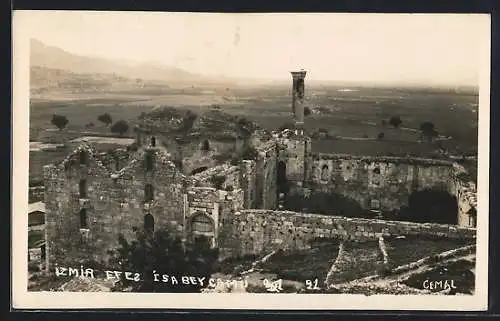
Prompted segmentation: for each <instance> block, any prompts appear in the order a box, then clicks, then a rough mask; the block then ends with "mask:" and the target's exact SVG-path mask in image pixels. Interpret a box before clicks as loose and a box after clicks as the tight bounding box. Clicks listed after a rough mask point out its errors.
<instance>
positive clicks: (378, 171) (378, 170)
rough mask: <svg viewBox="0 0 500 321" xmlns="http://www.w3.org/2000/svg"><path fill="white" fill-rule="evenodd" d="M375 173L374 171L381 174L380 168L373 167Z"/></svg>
mask: <svg viewBox="0 0 500 321" xmlns="http://www.w3.org/2000/svg"><path fill="white" fill-rule="evenodd" d="M373 173H374V174H377V175H378V174H380V168H378V167H375V168H374V169H373Z"/></svg>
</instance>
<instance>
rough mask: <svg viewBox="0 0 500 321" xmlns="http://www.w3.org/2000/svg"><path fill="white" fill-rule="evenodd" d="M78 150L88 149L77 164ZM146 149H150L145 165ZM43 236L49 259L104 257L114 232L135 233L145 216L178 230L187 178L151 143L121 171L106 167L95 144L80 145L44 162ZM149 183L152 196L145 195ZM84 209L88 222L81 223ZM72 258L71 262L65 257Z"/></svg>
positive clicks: (111, 245) (112, 243)
mask: <svg viewBox="0 0 500 321" xmlns="http://www.w3.org/2000/svg"><path fill="white" fill-rule="evenodd" d="M80 152H85V153H86V155H88V158H87V161H86V164H84V165H82V164H80V160H79V155H80ZM145 153H150V154H151V155H152V168H151V169H150V170H147V168H146V164H145ZM82 179H84V180H86V184H85V185H86V187H85V190H86V195H84V197H81V196H80V181H81V180H82ZM44 182H45V191H46V193H45V202H46V226H47V227H46V238H47V243H48V245H47V253H48V255H47V258H48V260H49V262H48V264H50V265H52V264H54V263H57V262H60V261H62V260H64V259H71V260H73V263H75V262H74V260H76V261H84V260H96V261H102V260H106V258H107V256H108V253H107V251H108V250H111V249H114V248H115V247H116V245H117V241H118V235H119V234H123V235H124V236H125V237H126V238H130V237H133V234H134V233H133V231H134V228H143V226H144V216H145V215H146V214H148V213H150V214H151V215H152V216H153V217H154V224H155V227H159V226H162V227H167V228H168V229H169V230H172V231H179V233H181V232H182V230H183V226H182V224H179V222H181V223H182V221H183V217H184V211H183V209H184V207H183V203H184V202H183V201H184V199H183V185H184V184H186V178H185V177H184V176H183V175H182V174H180V173H179V172H178V171H177V170H176V168H175V165H174V164H173V163H172V162H170V161H169V160H168V159H167V158H166V157H165V155H163V154H161V153H159V152H158V151H157V150H155V149H150V150H145V151H140V152H138V153H137V155H136V158H134V159H133V160H132V161H131V162H130V163H129V164H128V165H127V166H126V167H124V168H123V169H121V170H120V171H119V172H110V171H109V170H108V169H107V168H106V167H105V166H104V165H103V164H102V162H101V161H100V159H99V158H98V155H97V154H96V152H95V150H94V149H92V148H90V147H88V146H81V147H80V148H78V149H77V150H76V151H75V152H74V153H72V154H71V155H69V156H68V158H67V159H65V160H64V161H63V162H61V163H59V164H56V165H50V166H46V167H45V173H44ZM146 184H150V185H151V186H152V187H153V189H152V194H153V200H151V201H146V199H145V193H146V191H145V186H146ZM82 209H85V211H86V218H87V219H86V226H84V227H82V226H81V223H80V213H81V210H82ZM69 263H71V262H69Z"/></svg>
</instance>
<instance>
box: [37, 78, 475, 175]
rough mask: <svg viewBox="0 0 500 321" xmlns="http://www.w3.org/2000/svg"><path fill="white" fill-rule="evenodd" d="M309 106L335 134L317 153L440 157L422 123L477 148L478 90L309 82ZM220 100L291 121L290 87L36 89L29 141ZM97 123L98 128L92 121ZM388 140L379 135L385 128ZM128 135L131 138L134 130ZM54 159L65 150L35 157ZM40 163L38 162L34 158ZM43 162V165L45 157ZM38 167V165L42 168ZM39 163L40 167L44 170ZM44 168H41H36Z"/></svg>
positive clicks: (462, 146)
mask: <svg viewBox="0 0 500 321" xmlns="http://www.w3.org/2000/svg"><path fill="white" fill-rule="evenodd" d="M306 95H307V97H306V105H307V106H309V107H310V108H312V109H313V110H320V111H321V113H319V114H316V113H313V114H311V115H309V116H307V117H306V121H305V126H306V130H308V131H314V130H317V129H319V128H324V129H326V130H328V131H329V132H330V135H331V136H332V137H333V138H332V139H321V140H320V139H318V140H315V141H314V142H313V151H316V152H324V153H333V152H335V153H351V154H363V155H395V156H396V155H407V154H410V155H415V156H434V157H435V156H436V149H437V146H436V145H435V144H431V143H419V142H417V140H418V139H419V137H420V132H419V126H420V124H421V123H422V122H424V121H430V122H432V123H434V124H435V126H436V129H437V130H438V132H439V134H440V135H441V136H442V137H447V138H448V139H446V140H443V141H441V146H442V147H444V148H446V149H448V150H449V151H450V153H452V154H458V155H460V154H464V153H466V154H471V155H474V154H475V153H476V151H477V123H478V121H477V109H478V107H477V103H478V97H477V95H476V94H473V93H463V92H458V93H455V92H451V91H443V90H441V91H440V90H429V89H391V88H351V91H344V90H343V89H342V88H341V87H320V86H317V87H308V88H306ZM213 104H216V105H218V106H220V109H221V110H222V111H225V112H228V113H231V114H236V115H239V116H242V117H245V118H248V119H251V120H253V121H256V122H258V123H259V124H260V126H262V127H263V128H266V129H269V130H274V129H277V128H278V127H280V126H281V125H282V124H284V123H285V122H289V121H291V120H292V111H291V93H290V89H289V88H288V87H280V86H269V87H262V88H257V87H253V88H244V89H242V88H237V89H230V88H226V89H220V90H214V91H208V90H196V89H192V88H187V89H185V90H184V89H182V90H179V89H176V90H173V89H171V90H170V89H168V88H166V89H164V90H154V91H151V90H146V89H144V90H142V91H141V90H140V89H135V90H134V91H133V92H131V91H128V92H127V91H116V92H108V93H102V92H100V93H95V92H93V93H85V94H82V93H64V94H57V95H56V94H51V95H48V94H44V95H43V96H42V95H33V97H32V98H31V105H30V140H31V141H40V142H53V143H64V142H66V141H68V140H70V139H74V138H77V137H79V136H83V135H99V134H107V135H109V134H110V130H109V127H107V126H105V125H104V124H101V123H100V122H99V121H98V120H97V117H98V115H100V114H102V113H105V112H106V113H109V114H110V115H111V116H112V118H113V121H117V120H120V119H123V120H125V121H127V122H128V123H129V124H131V125H133V124H134V123H135V122H136V121H137V117H138V116H139V115H140V114H141V113H143V112H148V111H150V110H151V109H152V108H155V107H158V106H172V107H177V108H180V109H185V110H188V109H189V110H193V111H195V112H198V113H203V112H204V111H206V110H208V109H209V106H211V105H213ZM53 114H59V115H64V116H66V117H67V118H68V119H69V123H68V125H67V128H66V129H64V130H62V131H58V130H55V129H54V126H53V125H52V124H51V123H50V120H51V117H52V115H53ZM391 116H400V117H401V119H402V121H403V123H402V124H401V126H400V128H397V129H396V128H391V127H390V126H388V125H383V124H382V123H383V121H386V122H387V121H388V120H389V118H390V117H391ZM90 123H93V125H94V126H92V127H90V128H89V127H88V124H90ZM381 132H383V133H384V138H383V139H381V140H378V139H377V136H378V135H379V133H381ZM124 136H129V137H132V131H131V130H130V131H129V132H128V133H127V134H125V135H124ZM34 157H36V158H37V159H39V158H42V159H43V161H47V162H50V161H51V160H52V158H53V159H54V160H55V159H59V158H60V155H59V153H53V154H47V155H44V156H39V155H36V156H34ZM32 163H33V162H32ZM36 163H40V162H39V161H38V160H37V161H36ZM35 167H36V166H35ZM35 167H33V170H37V169H36V168H35ZM37 171H38V170H37Z"/></svg>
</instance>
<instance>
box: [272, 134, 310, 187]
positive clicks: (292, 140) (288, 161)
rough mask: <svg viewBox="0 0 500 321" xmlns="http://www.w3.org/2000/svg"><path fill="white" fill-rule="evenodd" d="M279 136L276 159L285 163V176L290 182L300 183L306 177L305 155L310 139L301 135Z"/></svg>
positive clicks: (308, 148)
mask: <svg viewBox="0 0 500 321" xmlns="http://www.w3.org/2000/svg"><path fill="white" fill-rule="evenodd" d="M280 135H283V136H279V137H278V138H277V140H278V149H279V151H278V161H279V162H283V163H284V164H285V165H286V177H287V180H289V181H291V182H296V183H298V184H301V183H303V182H304V181H305V179H306V177H307V172H306V168H307V166H306V161H305V160H306V157H307V155H309V150H310V146H311V139H310V138H309V137H307V136H302V135H294V134H289V135H284V134H280Z"/></svg>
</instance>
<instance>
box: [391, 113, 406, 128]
mask: <svg viewBox="0 0 500 321" xmlns="http://www.w3.org/2000/svg"><path fill="white" fill-rule="evenodd" d="M402 123H403V121H402V120H401V117H400V116H392V117H391V118H390V119H389V125H391V126H392V127H394V128H398V127H399V126H401V124H402Z"/></svg>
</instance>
